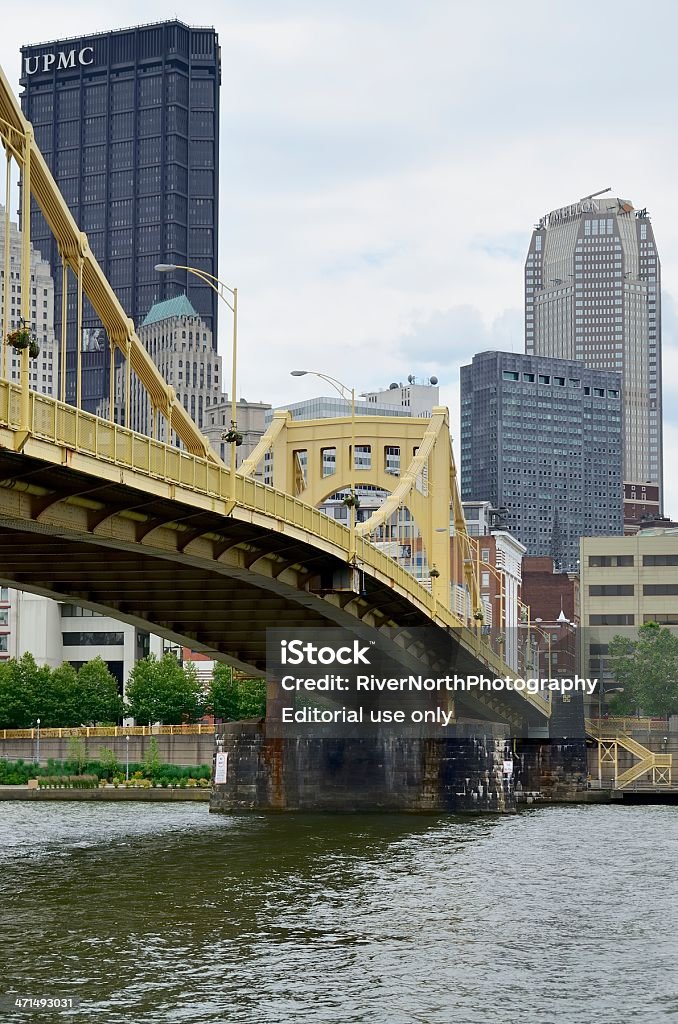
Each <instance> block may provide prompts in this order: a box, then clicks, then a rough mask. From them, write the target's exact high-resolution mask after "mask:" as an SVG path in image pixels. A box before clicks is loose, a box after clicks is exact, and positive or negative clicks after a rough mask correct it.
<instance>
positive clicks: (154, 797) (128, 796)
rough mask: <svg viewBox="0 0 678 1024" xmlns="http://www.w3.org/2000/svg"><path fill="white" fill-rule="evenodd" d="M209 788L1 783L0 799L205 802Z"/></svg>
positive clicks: (207, 799)
mask: <svg viewBox="0 0 678 1024" xmlns="http://www.w3.org/2000/svg"><path fill="white" fill-rule="evenodd" d="M209 798H210V790H209V789H194V788H193V787H191V788H190V789H162V788H160V789H141V788H139V789H131V788H130V789H125V788H124V787H122V786H120V787H118V789H116V788H115V786H106V787H105V788H101V789H65V788H64V789H32V788H31V789H29V787H28V786H0V801H1V800H90V801H91V800H140V801H144V802H146V803H149V802H155V803H158V802H161V801H164V802H165V803H181V802H182V801H186V800H194V801H200V802H203V803H208V802H209Z"/></svg>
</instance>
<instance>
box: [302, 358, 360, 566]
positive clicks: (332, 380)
mask: <svg viewBox="0 0 678 1024" xmlns="http://www.w3.org/2000/svg"><path fill="white" fill-rule="evenodd" d="M307 374H310V376H312V377H319V378H320V379H321V380H324V381H326V382H327V383H328V384H330V385H331V386H332V387H333V388H334V390H335V391H336V392H337V394H338V395H339V396H340V397H341V398H343V399H344V401H348V398H349V395H350V399H351V504H350V505H349V513H350V519H349V549H348V560H349V563H350V564H351V565H355V563H356V533H355V528H356V520H357V513H358V510H357V507H356V503H357V500H358V496H357V494H356V467H355V388H349V387H348V385H346V384H342V382H341V381H340V380H337V379H336V377H330V375H329V374H327V373H320V372H319V371H318V370H291V371H290V376H291V377H306V376H307Z"/></svg>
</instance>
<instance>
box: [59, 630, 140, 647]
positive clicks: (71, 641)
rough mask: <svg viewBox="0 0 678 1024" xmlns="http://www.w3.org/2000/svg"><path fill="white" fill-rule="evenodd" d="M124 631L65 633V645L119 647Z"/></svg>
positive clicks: (123, 637)
mask: <svg viewBox="0 0 678 1024" xmlns="http://www.w3.org/2000/svg"><path fill="white" fill-rule="evenodd" d="M124 639H125V635H124V633H63V634H62V640H63V645H64V647H98V646H101V647H119V646H120V645H121V644H122V643H124Z"/></svg>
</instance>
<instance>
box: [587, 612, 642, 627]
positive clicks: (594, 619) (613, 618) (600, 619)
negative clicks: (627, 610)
mask: <svg viewBox="0 0 678 1024" xmlns="http://www.w3.org/2000/svg"><path fill="white" fill-rule="evenodd" d="M634 623H635V616H633V615H589V626H633V625H634Z"/></svg>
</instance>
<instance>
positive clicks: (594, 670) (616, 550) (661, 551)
mask: <svg viewBox="0 0 678 1024" xmlns="http://www.w3.org/2000/svg"><path fill="white" fill-rule="evenodd" d="M581 620H582V635H583V639H582V644H581V659H582V660H581V671H582V675H585V676H589V677H591V678H594V677H598V678H599V679H600V680H601V682H602V687H601V691H600V694H599V696H600V704H601V707H604V704H605V693H606V692H607V693H608V694H609V693H610V690H611V688H612V687H614V686H615V682H614V676H613V673H612V671H611V667H610V664H609V662H608V659H607V654H608V648H609V644H610V640H611V639H612V637H613V636H615V635H616V634H621V635H624V636H628V637H631V638H633V639H635V638H636V637H637V635H638V627H639V626H642V625H644V624H645V623H647V622H656V623H658V624H659V625H661V626H668V627H669V628H670V629H671V630H672V631H673V632H676V633H678V529H673V528H671V527H650V528H647V529H641V530H639V531H638V533H636V534H635V535H633V536H631V537H582V540H581ZM596 699H597V700H598V698H596Z"/></svg>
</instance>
